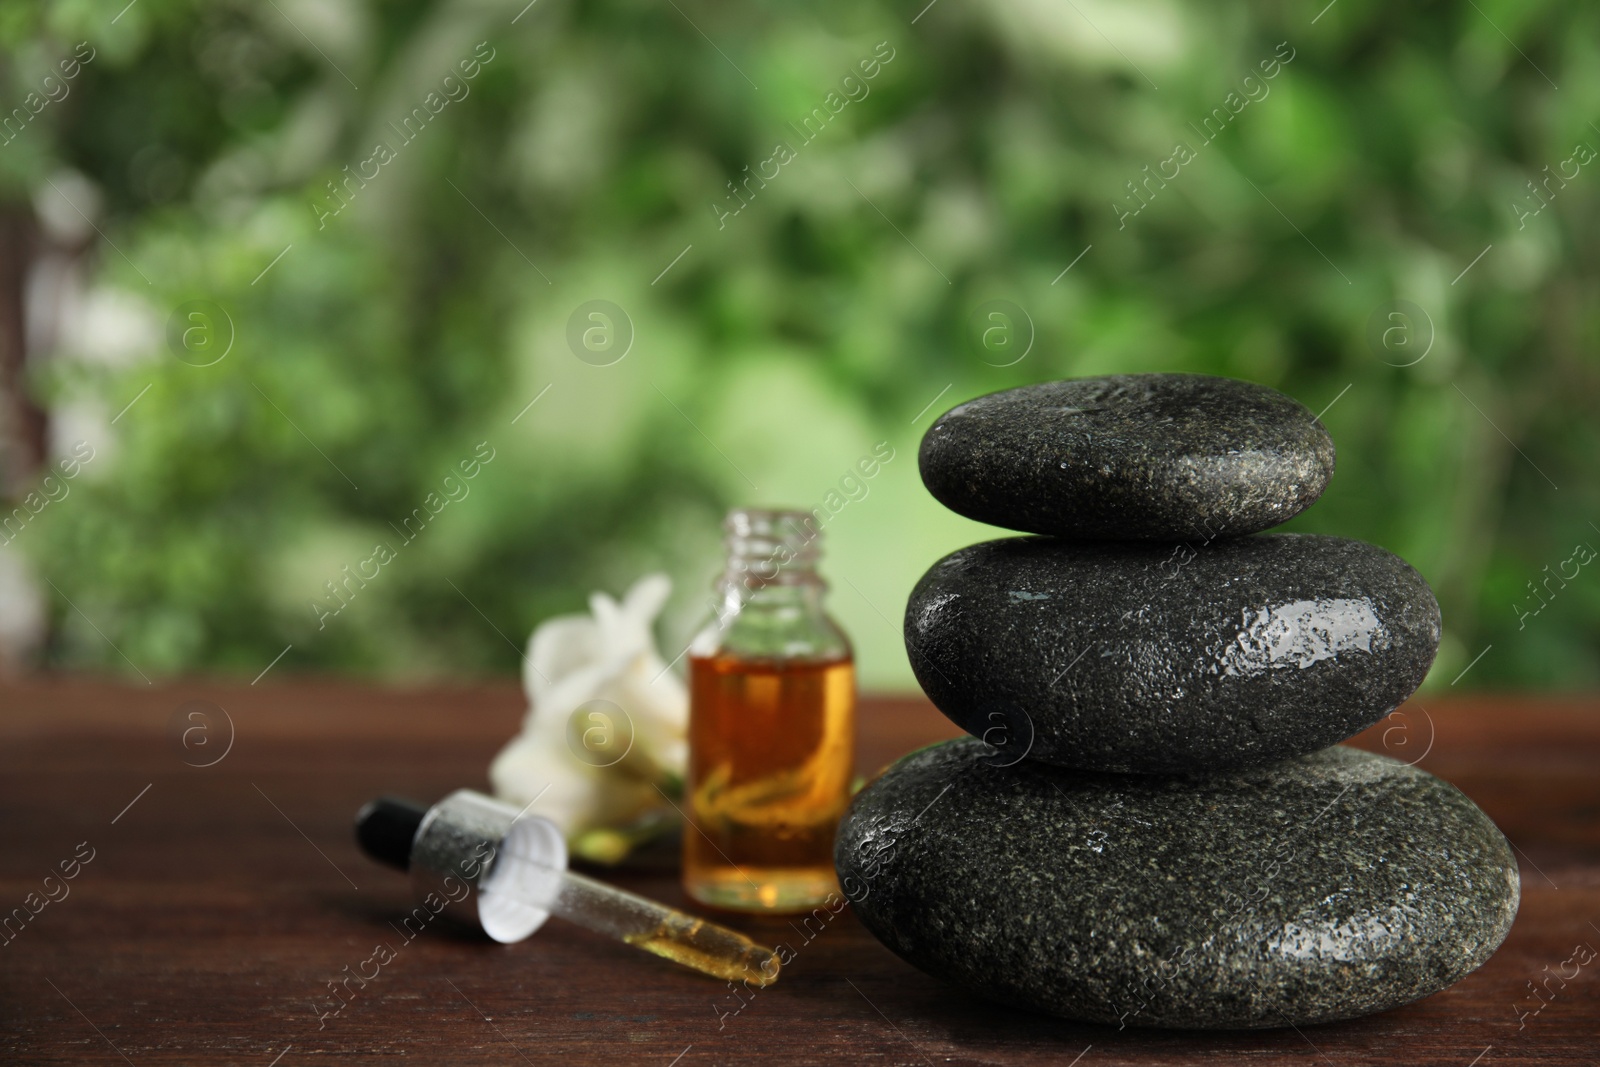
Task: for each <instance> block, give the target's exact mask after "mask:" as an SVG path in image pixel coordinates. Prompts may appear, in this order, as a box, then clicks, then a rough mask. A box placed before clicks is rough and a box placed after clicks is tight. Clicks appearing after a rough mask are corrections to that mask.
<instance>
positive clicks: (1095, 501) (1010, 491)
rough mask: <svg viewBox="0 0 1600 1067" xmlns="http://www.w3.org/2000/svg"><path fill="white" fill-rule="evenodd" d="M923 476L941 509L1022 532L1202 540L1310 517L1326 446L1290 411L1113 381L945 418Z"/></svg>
mask: <svg viewBox="0 0 1600 1067" xmlns="http://www.w3.org/2000/svg"><path fill="white" fill-rule="evenodd" d="M918 463H919V465H920V467H921V470H922V480H923V482H924V483H925V484H926V485H927V487H928V491H929V492H930V493H932V494H933V495H934V497H936V498H937V499H938V500H939V502H940V503H942V504H944V505H945V506H946V507H948V508H950V509H951V510H952V511H956V512H958V513H960V514H962V515H965V516H967V517H968V518H972V519H976V520H978V521H979V522H987V523H992V524H994V525H996V526H1004V527H1006V528H1007V529H1012V530H1022V531H1025V532H1029V533H1044V534H1056V535H1059V536H1065V537H1083V538H1105V539H1117V540H1140V539H1150V540H1165V541H1179V540H1188V539H1194V540H1205V539H1210V538H1216V537H1231V536H1236V535H1241V534H1248V533H1255V532H1257V531H1260V530H1264V529H1267V528H1268V527H1271V526H1276V525H1278V524H1279V523H1282V522H1285V521H1286V520H1288V519H1289V518H1291V517H1293V516H1294V515H1296V514H1298V513H1299V512H1301V511H1303V510H1305V509H1306V508H1307V507H1309V506H1310V505H1311V504H1312V503H1313V502H1314V501H1315V500H1316V499H1317V497H1318V496H1319V495H1320V494H1321V493H1322V490H1323V489H1324V488H1326V487H1327V484H1328V480H1329V479H1330V478H1331V477H1332V476H1333V467H1334V448H1333V441H1332V439H1331V438H1330V437H1329V436H1328V432H1327V431H1326V430H1325V429H1323V427H1322V424H1321V423H1320V422H1318V421H1317V419H1316V417H1315V416H1313V415H1312V413H1311V412H1310V411H1308V410H1307V409H1306V408H1305V407H1304V406H1303V405H1301V404H1300V403H1299V402H1297V401H1295V400H1292V399H1290V398H1289V397H1286V396H1284V395H1283V394H1282V393H1279V392H1276V391H1275V390H1272V389H1269V388H1267V387H1266V386H1264V385H1256V384H1253V383H1250V382H1241V381H1236V380H1234V379H1232V378H1216V377H1211V376H1209V375H1201V374H1118V375H1111V376H1108V377H1102V378H1079V379H1073V380H1069V381H1057V382H1045V383H1042V384H1039V385H1028V386H1023V387H1021V388H1018V389H1008V390H1005V391H1004V392H999V393H991V394H989V395H988V396H983V397H979V398H977V399H975V400H969V401H967V402H966V403H964V404H961V405H958V406H957V407H955V408H952V409H951V410H949V411H947V412H945V413H944V415H942V416H940V418H939V419H938V420H937V421H935V422H934V424H933V425H932V426H931V427H930V428H929V429H928V432H927V434H926V435H925V436H924V437H923V439H922V447H921V452H920V454H919V456H918Z"/></svg>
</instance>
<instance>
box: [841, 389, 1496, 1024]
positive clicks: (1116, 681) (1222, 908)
mask: <svg viewBox="0 0 1600 1067" xmlns="http://www.w3.org/2000/svg"><path fill="white" fill-rule="evenodd" d="M920 462H921V468H922V477H923V481H924V482H925V483H926V484H927V487H928V489H929V490H930V491H931V492H932V493H933V495H934V496H935V497H937V498H938V499H939V500H940V501H941V502H942V503H943V504H945V505H946V506H948V507H949V508H951V509H952V510H954V511H957V512H959V513H960V514H962V515H966V516H968V517H970V518H973V519H977V520H980V521H982V522H987V523H993V524H995V525H997V526H1004V527H1009V528H1011V529H1014V530H1020V531H1027V532H1029V533H1032V534H1042V535H1045V536H1042V537H1013V538H1007V539H1003V540H998V541H989V542H985V543H983V544H978V545H973V546H971V547H969V548H964V549H962V550H960V551H958V552H954V553H952V554H951V555H949V556H946V557H945V558H944V559H942V560H940V561H939V562H938V563H936V564H934V566H933V568H932V569H931V570H929V571H928V573H927V574H926V575H925V576H924V577H923V579H922V581H921V582H920V583H919V584H918V585H917V587H916V589H915V591H914V592H913V593H912V595H911V600H910V603H909V604H908V605H907V607H906V618H905V637H906V646H907V649H908V650H909V652H910V656H911V663H912V666H913V668H914V669H915V671H916V675H917V679H918V681H919V682H921V684H922V687H923V688H924V689H925V690H926V691H927V693H928V695H929V697H930V698H932V700H933V702H934V703H935V704H936V705H938V707H939V709H940V710H941V711H943V712H944V713H945V714H946V715H947V716H949V717H950V718H951V719H952V720H953V721H954V722H956V723H957V724H958V725H960V726H961V727H962V728H964V729H965V730H967V731H968V732H969V733H971V734H972V735H973V737H971V738H963V739H960V740H957V741H951V742H947V743H945V744H941V745H936V746H934V747H932V748H928V749H923V750H922V751H920V752H916V753H913V754H912V755H910V756H907V757H906V758H904V759H902V760H901V761H899V762H898V763H896V764H895V765H894V766H893V767H891V768H890V769H889V770H887V771H886V772H885V773H884V774H883V776H882V777H881V778H879V779H878V780H877V781H876V782H875V783H873V784H872V785H871V786H869V787H868V788H867V789H866V790H865V791H863V792H862V793H861V794H860V796H858V797H857V798H856V800H855V803H854V804H853V806H852V807H851V809H850V812H849V814H848V815H847V816H846V818H845V820H844V822H843V824H842V825H841V827H840V831H839V837H838V845H837V851H836V859H837V863H838V868H839V874H840V878H841V883H842V884H843V886H844V888H845V890H846V892H847V894H848V895H849V896H850V897H851V899H852V901H853V902H854V904H855V907H856V910H857V914H858V915H859V916H860V918H861V921H862V922H863V923H864V924H865V925H866V926H867V928H868V929H869V930H871V931H872V932H873V934H874V935H876V936H877V937H878V938H879V939H880V940H881V941H882V942H883V943H884V944H885V945H887V946H888V947H889V948H890V949H892V950H893V951H894V952H896V953H897V954H899V955H900V956H902V957H903V958H905V959H906V960H908V961H909V962H911V963H912V964H914V965H916V966H917V967H919V968H921V969H922V970H924V971H927V972H928V973H929V974H932V975H935V976H937V977H940V978H944V979H947V980H949V981H952V982H954V983H957V984H958V985H961V986H963V987H965V988H967V989H969V990H971V991H972V992H974V993H977V994H980V995H983V996H987V997H990V998H993V999H996V1000H999V1001H1002V1002H1004V1003H1008V1004H1013V1005H1018V1006H1024V1007H1031V1008H1035V1009H1039V1010H1042V1011H1046V1012H1050V1013H1052V1014H1055V1015H1060V1016H1064V1017H1067V1018H1071V1019H1078V1020H1086V1021H1097V1022H1106V1023H1115V1024H1121V1025H1143V1026H1163V1027H1207V1028H1232V1027H1272V1026H1285V1025H1289V1024H1294V1025H1301V1024H1305V1023H1314V1022H1322V1021H1327V1020H1333V1019H1343V1018H1350V1017H1353V1016H1358V1015H1363V1014H1366V1013H1369V1012H1375V1011H1382V1010H1384V1009H1386V1008H1392V1007H1395V1006H1397V1005H1400V1004H1404V1003H1407V1002H1409V1001H1412V1000H1415V999H1417V998H1419V997H1423V996H1427V995H1428V994H1430V993H1433V992H1436V991H1438V990H1440V989H1443V988H1444V987H1446V986H1448V985H1450V984H1451V983H1453V982H1455V981H1456V980H1458V979H1460V978H1461V977H1463V976H1464V975H1466V974H1468V973H1469V972H1471V971H1472V970H1474V969H1476V968H1477V967H1478V966H1479V965H1480V964H1482V963H1483V962H1484V961H1485V960H1486V959H1487V958H1488V957H1489V955H1490V954H1491V953H1492V952H1494V950H1495V948H1496V947H1497V946H1498V945H1499V944H1500V942H1501V941H1502V940H1503V939H1504V937H1505V936H1506V933H1507V931H1508V930H1509V929H1510V926H1511V921H1512V918H1513V916H1514V915H1515V914H1516V908H1517V899H1518V890H1519V885H1518V879H1517V869H1516V864H1515V862H1514V861H1513V859H1512V856H1511V854H1510V852H1509V850H1508V848H1507V845H1506V841H1505V838H1504V837H1502V836H1501V834H1500V832H1499V830H1498V829H1496V827H1495V826H1494V824H1493V823H1492V822H1490V821H1489V819H1488V818H1487V817H1486V816H1485V815H1484V814H1483V813H1482V812H1481V811H1479V810H1478V808H1477V807H1475V806H1474V805H1473V804H1472V802H1471V801H1470V800H1468V799H1467V798H1466V797H1465V796H1463V795H1462V794H1461V793H1460V792H1459V791H1457V790H1456V789H1455V788H1454V787H1453V786H1450V785H1448V784H1446V783H1445V782H1442V781H1440V780H1439V779H1437V778H1434V777H1433V776H1431V775H1429V774H1427V773H1425V772H1423V771H1421V770H1418V769H1417V768H1415V767H1413V766H1409V765H1407V764H1404V763H1401V762H1398V761H1396V760H1394V759H1390V758H1388V757H1385V756H1380V755H1373V754H1370V753H1367V752H1363V751H1359V750H1357V749H1353V748H1346V747H1338V746H1337V742H1339V741H1342V740H1344V739H1345V738H1348V737H1350V736H1351V735H1352V734H1355V733H1357V732H1358V731H1360V730H1362V729H1363V728H1365V727H1367V726H1370V725H1371V724H1373V723H1375V722H1377V721H1378V720H1379V719H1381V718H1383V717H1384V716H1385V715H1387V714H1388V713H1389V712H1390V711H1392V710H1393V709H1394V708H1395V707H1396V706H1397V705H1398V704H1400V702H1401V701H1403V700H1404V699H1405V698H1406V697H1407V696H1409V695H1410V694H1411V693H1412V691H1413V690H1414V689H1415V688H1416V687H1417V686H1418V685H1419V684H1420V683H1421V682H1422V679H1423V676H1424V675H1425V674H1426V673H1427V670H1428V667H1429V665H1430V664H1431V663H1432V661H1433V656H1434V653H1435V651H1436V650H1437V647H1438V643H1439V608H1438V605H1437V604H1436V603H1435V601H1434V598H1433V595H1432V593H1431V592H1430V590H1429V588H1428V586H1427V583H1426V582H1424V581H1423V579H1422V578H1421V576H1419V575H1418V574H1417V572H1416V571H1414V570H1412V569H1411V567H1409V566H1408V565H1407V564H1406V563H1405V562H1404V561H1403V560H1400V559H1399V558H1397V557H1395V556H1393V555H1391V554H1389V553H1388V552H1385V551H1384V550H1383V549H1380V548H1377V547H1375V546H1373V545H1368V544H1363V543H1362V542H1359V541H1349V540H1344V539H1342V538H1337V537H1322V536H1314V535H1307V534H1262V533H1260V531H1261V530H1264V529H1266V528H1268V527H1270V526H1273V525H1276V524H1278V523H1281V522H1283V521H1284V520H1286V519H1288V518H1290V517H1291V516H1293V515H1295V514H1296V513H1298V512H1300V511H1302V510H1303V509H1305V508H1306V507H1308V506H1309V505H1310V504H1312V503H1313V502H1314V501H1315V500H1316V499H1317V497H1318V495H1319V494H1320V493H1321V492H1322V490H1323V488H1324V487H1325V486H1326V485H1327V483H1328V479H1329V478H1330V476H1331V475H1332V473H1333V464H1334V449H1333V443H1332V441H1331V440H1330V439H1329V437H1328V434H1327V431H1326V430H1324V429H1323V427H1322V425H1321V423H1319V422H1318V421H1317V420H1316V418H1314V417H1313V416H1312V415H1311V413H1310V412H1309V411H1307V410H1306V409H1305V408H1304V407H1302V406H1301V405H1300V404H1298V403H1296V402H1295V401H1293V400H1291V399H1289V398H1288V397H1285V396H1282V395H1281V394H1279V393H1276V392H1274V391H1272V390H1271V389H1267V388H1265V387H1262V386H1257V385H1251V384H1248V383H1245V382H1238V381H1233V380H1229V379H1224V378H1212V377H1205V376H1199V375H1179V374H1144V375H1125V376H1123V375H1119V376H1115V377H1107V378H1091V379H1083V380H1076V381H1062V382H1050V383H1046V384H1043V385H1034V386H1028V387H1025V388H1021V389H1012V390H1008V391H1006V392H1002V393H995V394H993V395H990V396H986V397H981V398H979V399H977V400H973V401H970V402H968V403H965V404H962V405H961V406H959V407H957V408H955V409H953V410H951V411H949V412H946V413H945V415H944V416H943V417H941V418H940V419H939V420H938V421H937V422H936V423H935V424H934V425H933V427H932V428H931V429H930V430H929V431H928V433H927V436H926V437H925V438H924V440H923V443H922V452H921V457H920ZM1412 729H1413V730H1414V731H1415V732H1419V733H1420V731H1422V730H1423V729H1424V727H1423V725H1422V722H1421V720H1420V719H1419V720H1416V721H1415V722H1414V724H1413V726H1412ZM1411 740H1412V741H1413V742H1414V744H1412V745H1411V746H1410V747H1408V748H1407V749H1406V750H1405V751H1407V752H1420V751H1421V749H1422V748H1423V747H1424V746H1425V745H1426V744H1427V743H1428V738H1427V737H1425V736H1420V735H1419V736H1415V737H1413V738H1411ZM1328 746H1335V747H1328Z"/></svg>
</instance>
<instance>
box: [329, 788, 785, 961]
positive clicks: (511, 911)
mask: <svg viewBox="0 0 1600 1067" xmlns="http://www.w3.org/2000/svg"><path fill="white" fill-rule="evenodd" d="M356 839H357V841H359V842H360V844H361V847H362V849H363V851H365V852H366V853H367V855H369V856H371V857H372V858H373V859H375V860H377V861H379V862H381V863H386V864H388V865H389V866H392V867H397V868H399V869H400V870H405V871H409V872H410V873H411V877H412V883H413V887H414V889H415V892H416V895H417V898H418V900H420V901H422V902H423V903H424V904H425V905H426V906H428V907H429V908H430V909H432V910H438V911H443V912H445V913H446V914H449V915H452V916H453V917H454V918H456V919H458V920H460V921H462V922H464V923H466V924H467V925H469V926H473V927H475V928H477V929H480V930H482V931H483V932H484V933H487V934H488V935H489V936H490V937H492V938H494V939H495V940H496V941H502V942H507V943H510V942H515V941H521V940H523V939H524V938H526V937H527V936H529V935H530V934H532V933H533V932H534V931H535V930H537V929H538V928H539V927H540V926H542V925H543V924H544V922H545V920H546V919H547V918H549V916H551V915H556V916H559V917H561V918H563V919H566V920H567V921H569V922H573V923H576V924H577V925H579V926H582V927H584V928H585V929H588V930H593V931H595V932H596V933H600V934H605V935H606V936H608V937H611V938H614V939H616V940H618V941H622V942H624V943H626V944H629V945H633V946H634V947H636V948H640V949H643V950H644V951H646V952H651V953H654V954H655V955H657V956H662V957H664V958H666V959H669V960H672V961H674V962H676V963H680V964H682V965H683V966H685V967H690V968H693V969H694V970H697V971H700V972H702V973H703V974H709V975H712V976H714V977H717V978H724V979H728V980H731V981H745V982H749V983H750V984H752V985H754V986H758V987H761V986H768V985H771V984H772V983H773V982H775V981H777V978H778V969H779V960H778V955H777V953H775V952H774V951H773V950H772V949H770V948H766V947H765V946H762V945H758V944H756V943H755V942H754V941H752V940H750V939H749V938H748V937H745V936H744V935H743V934H741V933H739V932H738V931H735V930H730V929H728V928H727V927H725V926H721V925H719V924H717V923H713V922H710V921H708V920H705V919H702V918H699V917H698V916H694V915H690V914H688V913H686V912H682V911H679V910H677V909H676V908H670V907H667V906H666V905H664V904H660V903H657V902H656V901H653V900H649V899H647V898H645V897H641V896H639V895H637V894H635V893H629V892H627V891H626V890H623V889H618V888H616V887H615V886H610V885H606V884H605V883H604V882H599V881H596V880H595V879H593V878H588V877H586V876H584V875H581V874H578V873H576V872H574V871H569V870H567V869H566V868H567V850H566V844H565V841H564V840H563V838H562V835H561V832H560V830H559V829H558V828H557V827H556V826H555V824H554V823H551V822H550V821H549V820H548V819H544V818H541V817H539V816H535V815H527V814H523V813H519V812H518V811H517V810H516V809H515V808H513V807H511V806H510V805H508V804H502V803H501V802H499V801H497V800H494V799H493V798H491V797H487V796H484V795H483V794H481V793H475V792H472V791H471V790H466V789H462V790H458V791H457V792H455V793H452V794H450V795H449V796H447V797H445V798H444V799H443V800H441V801H440V802H439V803H438V804H435V805H434V806H433V807H432V808H426V809H425V808H423V807H422V806H421V805H418V804H414V803H412V802H410V801H406V800H398V799H395V798H392V797H383V798H381V799H378V800H374V801H372V802H371V803H369V804H367V805H366V806H365V807H363V808H362V809H361V811H360V813H359V814H358V815H357V816H356ZM435 902H436V903H437V907H435Z"/></svg>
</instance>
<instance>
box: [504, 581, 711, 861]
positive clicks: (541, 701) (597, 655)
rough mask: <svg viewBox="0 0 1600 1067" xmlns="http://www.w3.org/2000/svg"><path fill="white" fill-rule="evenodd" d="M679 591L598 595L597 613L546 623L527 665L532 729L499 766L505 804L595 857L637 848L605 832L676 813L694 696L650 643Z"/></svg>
mask: <svg viewBox="0 0 1600 1067" xmlns="http://www.w3.org/2000/svg"><path fill="white" fill-rule="evenodd" d="M671 592H672V583H671V581H669V580H668V579H667V577H666V576H665V575H661V574H651V575H646V576H645V577H643V578H641V579H639V581H638V582H636V583H635V584H634V586H633V588H632V589H630V590H628V592H627V595H625V596H624V597H623V598H622V602H621V603H618V602H617V601H616V600H614V599H612V598H611V597H610V596H607V595H606V594H605V593H594V594H592V595H591V596H590V597H589V610H590V612H591V613H592V614H591V615H563V616H559V617H557V618H554V619H548V620H546V621H545V622H543V623H541V624H540V625H539V626H538V628H537V629H535V630H534V631H533V636H532V637H531V638H529V640H528V654H527V657H526V658H525V659H524V661H523V687H524V689H525V690H526V691H527V694H528V704H529V707H528V714H527V717H526V718H525V719H524V720H523V723H522V733H521V734H519V735H518V736H517V737H515V738H513V739H512V740H511V742H510V743H509V744H507V745H506V747H505V748H504V749H502V750H501V752H500V754H499V755H498V756H496V757H495V760H494V762H493V763H492V764H491V765H490V767H489V780H490V781H491V782H492V783H493V786H494V791H495V793H496V794H497V795H498V796H499V797H500V798H501V799H503V800H505V801H506V802H507V803H510V804H515V805H516V806H517V807H518V808H522V807H524V806H527V809H528V811H530V812H532V813H535V814H538V815H542V816H544V817H545V818H548V819H550V820H552V821H553V822H555V823H556V825H557V826H559V827H561V829H562V832H563V833H565V834H566V836H567V839H568V842H569V843H570V844H572V846H573V847H574V850H575V851H577V852H578V853H579V854H582V855H588V856H590V858H597V859H612V860H614V859H620V858H621V855H622V854H624V853H625V852H626V851H627V848H628V844H629V842H628V840H627V838H626V836H625V834H624V835H619V834H614V833H612V834H608V833H606V831H618V830H620V831H628V830H629V829H631V828H637V827H639V826H641V825H645V824H648V823H649V822H650V821H651V820H652V819H659V818H661V817H663V816H673V817H675V816H676V811H675V810H674V809H673V806H672V804H671V802H670V801H669V800H668V799H667V795H666V794H670V793H672V792H673V791H674V790H675V789H676V788H678V786H679V785H680V783H681V782H682V780H683V776H684V773H685V764H686V761H687V757H688V739H687V732H688V721H689V698H688V694H687V693H686V692H685V691H684V687H683V683H682V682H681V681H680V680H679V679H678V677H677V676H676V675H674V674H673V673H672V672H671V671H670V670H668V669H667V664H666V662H665V661H664V660H663V659H662V658H661V655H660V653H659V652H657V651H656V646H655V640H654V638H653V637H652V636H651V625H652V624H653V623H654V621H655V618H656V616H657V615H658V614H659V613H660V611H661V608H662V605H663V604H665V603H666V600H667V597H668V595H669V594H670V593H671ZM585 842H587V843H588V846H589V847H585Z"/></svg>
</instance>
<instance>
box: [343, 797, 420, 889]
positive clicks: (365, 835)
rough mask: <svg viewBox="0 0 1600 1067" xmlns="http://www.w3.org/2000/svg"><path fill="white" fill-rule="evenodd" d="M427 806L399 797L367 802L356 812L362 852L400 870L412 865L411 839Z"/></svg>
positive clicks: (357, 830)
mask: <svg viewBox="0 0 1600 1067" xmlns="http://www.w3.org/2000/svg"><path fill="white" fill-rule="evenodd" d="M426 814H428V809H427V808H425V807H423V806H422V805H421V804H418V803H415V802H414V801H410V800H403V799H401V798H400V797H379V798H378V799H377V800H371V801H368V802H367V803H366V804H364V805H363V806H362V808H361V810H360V811H359V812H357V813H356V842H357V843H358V844H360V846H361V851H363V852H365V853H366V854H367V855H368V856H370V857H371V858H373V859H375V860H377V861H378V862H379V863H386V864H388V865H389V866H391V867H395V868H398V869H399V870H402V871H404V870H409V869H410V868H411V842H412V841H413V840H415V839H416V836H417V827H419V826H421V825H422V817H423V816H424V815H426Z"/></svg>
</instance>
